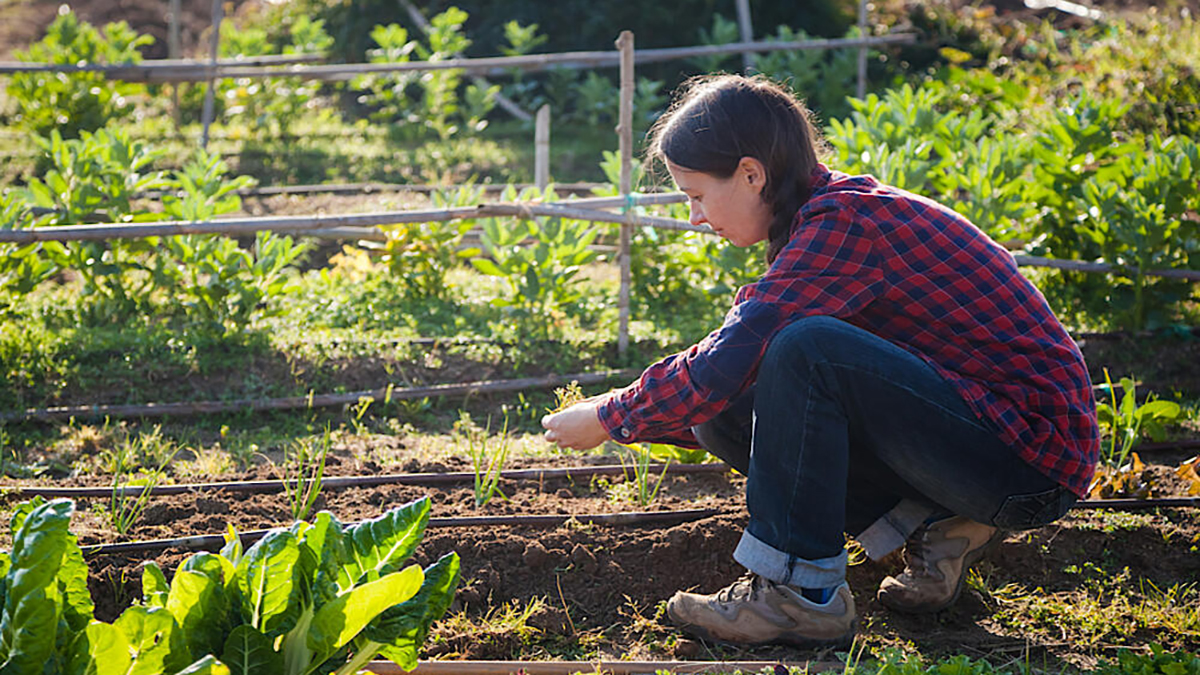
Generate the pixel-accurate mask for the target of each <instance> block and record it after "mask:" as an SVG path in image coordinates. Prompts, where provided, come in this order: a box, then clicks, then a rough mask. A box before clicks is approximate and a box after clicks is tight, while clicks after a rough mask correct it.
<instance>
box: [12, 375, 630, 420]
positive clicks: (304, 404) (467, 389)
mask: <svg viewBox="0 0 1200 675" xmlns="http://www.w3.org/2000/svg"><path fill="white" fill-rule="evenodd" d="M640 373H641V371H640V370H636V369H630V368H627V369H624V370H606V371H600V372H595V373H576V374H574V375H544V376H541V377H525V378H520V379H515V380H486V381H479V382H462V383H457V384H435V385H431V386H427V387H393V386H390V385H389V386H386V387H382V388H379V389H370V390H366V391H356V392H350V393H347V394H320V395H315V394H310V395H308V396H286V397H282V398H268V399H261V398H246V399H234V400H229V401H190V402H179V403H142V404H130V405H79V406H61V407H55V408H41V409H30V410H23V411H14V412H5V413H0V424H3V423H6V422H19V421H26V420H40V421H51V420H68V419H71V418H77V419H93V418H97V417H112V418H116V419H120V418H125V417H164V416H168V415H196V414H213V413H228V412H242V411H247V410H249V411H262V410H297V409H306V408H320V407H328V406H336V405H352V404H354V403H358V402H359V401H360V400H362V399H364V398H369V399H372V400H374V401H385V402H386V401H392V400H405V399H414V398H426V397H434V396H474V395H476V394H494V393H498V392H505V391H523V390H526V389H545V388H549V387H559V386H563V385H567V384H570V383H571V382H578V383H579V384H581V385H587V384H599V383H602V382H607V381H608V380H610V379H613V378H626V379H627V378H631V377H635V376H637V375H639V374H640Z"/></svg>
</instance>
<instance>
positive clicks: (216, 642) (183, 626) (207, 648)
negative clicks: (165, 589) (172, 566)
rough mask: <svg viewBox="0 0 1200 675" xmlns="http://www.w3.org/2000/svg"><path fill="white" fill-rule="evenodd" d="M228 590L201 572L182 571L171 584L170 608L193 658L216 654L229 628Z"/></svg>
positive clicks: (168, 598)
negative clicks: (226, 597) (200, 655)
mask: <svg viewBox="0 0 1200 675" xmlns="http://www.w3.org/2000/svg"><path fill="white" fill-rule="evenodd" d="M227 603H228V601H227V600H226V599H225V596H224V590H223V589H222V588H221V587H220V586H219V585H218V584H217V583H216V582H214V581H213V580H212V579H211V578H209V577H208V576H207V575H205V574H203V573H201V572H192V571H190V570H178V571H177V572H175V578H174V579H172V580H171V590H170V592H169V593H168V595H167V602H166V608H167V611H169V612H170V613H171V616H173V617H175V622H176V623H177V624H178V625H179V628H180V630H181V633H182V635H183V636H184V639H185V641H186V642H187V645H188V649H189V650H190V652H191V654H192V655H193V656H196V655H198V654H214V653H216V652H217V651H218V650H219V649H220V648H221V646H222V644H223V643H222V639H223V637H224V634H225V630H226V629H227V627H228V618H227V615H228V611H227V607H228V604H227Z"/></svg>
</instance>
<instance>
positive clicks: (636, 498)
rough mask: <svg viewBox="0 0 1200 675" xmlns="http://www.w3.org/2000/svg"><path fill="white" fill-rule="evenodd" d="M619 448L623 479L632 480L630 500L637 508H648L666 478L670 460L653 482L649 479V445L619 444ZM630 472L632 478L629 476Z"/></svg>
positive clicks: (650, 456) (665, 463) (668, 459)
mask: <svg viewBox="0 0 1200 675" xmlns="http://www.w3.org/2000/svg"><path fill="white" fill-rule="evenodd" d="M620 447H621V448H622V451H621V466H622V467H624V468H625V478H626V479H627V480H632V481H633V486H634V489H633V490H632V491H631V495H630V498H631V499H632V500H633V502H634V503H636V504H637V505H638V506H649V505H650V504H652V503H653V502H654V499H655V498H656V497H658V490H659V488H661V487H662V484H663V480H664V479H666V477H667V467H668V466H670V465H671V460H670V458H667V459H666V461H665V462H664V463H663V468H662V473H660V474H659V475H658V480H656V481H655V480H652V479H651V478H650V460H651V458H652V455H651V452H650V444H646V443H635V444H633V445H624V444H620ZM631 470H632V472H633V475H632V476H630V471H631Z"/></svg>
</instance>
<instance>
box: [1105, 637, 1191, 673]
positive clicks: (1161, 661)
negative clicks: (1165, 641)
mask: <svg viewBox="0 0 1200 675" xmlns="http://www.w3.org/2000/svg"><path fill="white" fill-rule="evenodd" d="M1095 673H1096V675H1200V656H1197V655H1196V654H1193V653H1191V652H1187V651H1183V650H1179V651H1169V650H1167V649H1164V648H1163V646H1162V645H1160V644H1157V643H1152V644H1151V645H1150V653H1149V654H1147V653H1145V652H1140V651H1137V652H1135V651H1133V650H1130V649H1122V650H1120V651H1119V652H1117V660H1116V662H1115V663H1114V662H1112V661H1104V662H1102V663H1101V664H1100V665H1099V666H1098V667H1097V668H1096V670H1095Z"/></svg>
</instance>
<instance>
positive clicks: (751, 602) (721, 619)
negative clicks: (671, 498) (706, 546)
mask: <svg viewBox="0 0 1200 675" xmlns="http://www.w3.org/2000/svg"><path fill="white" fill-rule="evenodd" d="M667 615H668V616H670V617H671V620H672V621H674V622H675V623H676V625H678V626H679V627H680V628H682V629H683V630H684V631H686V632H688V633H691V634H693V635H696V636H698V637H701V638H704V639H707V640H713V641H717V642H731V643H735V644H739V645H761V644H768V643H780V644H789V645H796V646H800V647H817V646H827V645H830V646H833V645H837V646H841V645H848V644H850V641H851V640H852V639H853V638H854V631H855V626H856V623H857V622H856V620H855V614H854V596H853V595H852V594H851V593H850V587H849V586H847V585H846V584H845V583H842V585H841V586H838V588H837V590H836V591H834V594H833V597H832V598H830V599H829V602H826V603H823V604H821V603H815V602H812V601H811V600H809V599H807V598H805V597H804V596H802V595H800V591H799V590H798V589H795V588H792V587H790V586H787V585H785V584H777V583H774V582H772V581H769V580H767V579H764V578H762V577H760V576H758V575H757V574H747V575H746V576H744V577H742V578H741V579H739V580H737V581H735V582H733V584H732V585H730V586H727V587H725V588H723V589H721V590H720V591H717V592H716V593H713V594H712V595H699V594H696V593H684V592H682V591H681V592H679V593H676V594H675V596H674V597H672V598H671V600H670V601H669V602H667Z"/></svg>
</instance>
